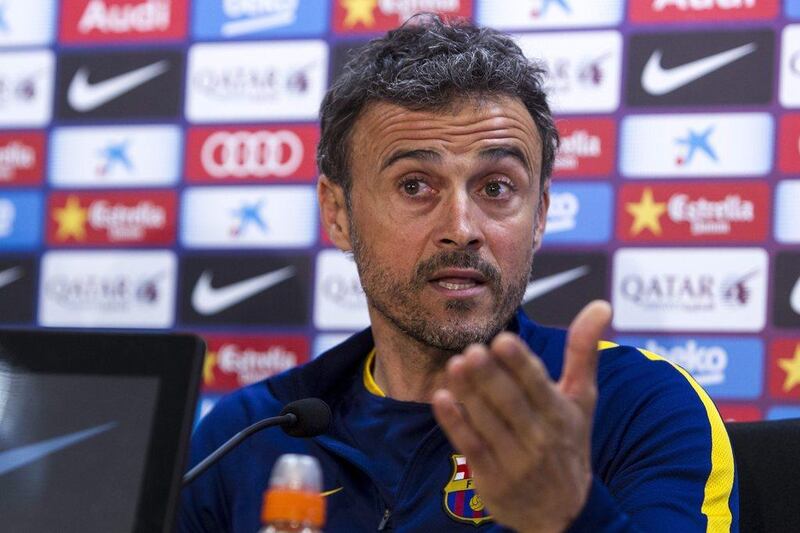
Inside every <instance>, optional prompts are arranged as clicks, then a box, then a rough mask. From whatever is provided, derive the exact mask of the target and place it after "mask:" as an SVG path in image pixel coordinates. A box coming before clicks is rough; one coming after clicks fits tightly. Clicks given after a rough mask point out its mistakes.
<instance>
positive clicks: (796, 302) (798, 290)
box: [789, 278, 800, 315]
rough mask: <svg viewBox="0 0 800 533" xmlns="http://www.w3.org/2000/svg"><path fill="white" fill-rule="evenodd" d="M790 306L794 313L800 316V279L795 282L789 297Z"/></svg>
mask: <svg viewBox="0 0 800 533" xmlns="http://www.w3.org/2000/svg"><path fill="white" fill-rule="evenodd" d="M789 305H790V306H792V311H794V312H795V313H797V314H798V315H800V278H797V281H795V282H794V287H793V288H792V293H791V294H790V295H789Z"/></svg>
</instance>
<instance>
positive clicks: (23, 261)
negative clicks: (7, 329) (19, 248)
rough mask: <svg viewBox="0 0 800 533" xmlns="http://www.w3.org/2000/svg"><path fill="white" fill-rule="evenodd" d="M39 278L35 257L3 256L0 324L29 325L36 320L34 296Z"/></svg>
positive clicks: (1, 264) (0, 262)
mask: <svg viewBox="0 0 800 533" xmlns="http://www.w3.org/2000/svg"><path fill="white" fill-rule="evenodd" d="M38 278H39V272H38V262H37V260H36V258H35V257H33V256H27V255H24V256H9V255H6V254H4V255H3V257H2V259H0V323H3V324H29V323H30V322H32V321H33V320H34V318H35V315H34V309H33V304H34V300H35V298H34V296H33V295H34V294H36V286H37V283H38Z"/></svg>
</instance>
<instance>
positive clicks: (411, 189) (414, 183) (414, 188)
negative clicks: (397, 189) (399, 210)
mask: <svg viewBox="0 0 800 533" xmlns="http://www.w3.org/2000/svg"><path fill="white" fill-rule="evenodd" d="M421 190H422V182H421V181H420V180H407V181H405V182H404V183H403V192H405V193H406V194H407V195H409V196H415V195H417V194H419V192H420V191H421Z"/></svg>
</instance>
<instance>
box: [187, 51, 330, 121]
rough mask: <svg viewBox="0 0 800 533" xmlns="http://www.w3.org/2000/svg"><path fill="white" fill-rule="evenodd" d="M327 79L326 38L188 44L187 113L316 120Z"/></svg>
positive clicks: (202, 117)
mask: <svg viewBox="0 0 800 533" xmlns="http://www.w3.org/2000/svg"><path fill="white" fill-rule="evenodd" d="M327 82H328V45H327V44H325V42H324V41H319V40H308V41H272V42H253V43H215V44H196V45H194V46H192V48H191V49H190V50H189V68H188V73H187V81H186V83H187V85H188V86H187V95H186V117H187V118H188V119H189V120H190V121H192V122H222V121H231V122H252V121H258V120H266V121H275V120H316V119H317V114H318V111H319V104H320V102H321V101H322V97H323V95H324V93H325V90H326V88H327Z"/></svg>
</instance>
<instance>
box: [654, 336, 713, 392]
mask: <svg viewBox="0 0 800 533" xmlns="http://www.w3.org/2000/svg"><path fill="white" fill-rule="evenodd" d="M645 349H646V350H648V351H651V352H653V353H657V354H659V355H662V356H664V357H665V358H667V359H669V360H670V361H672V362H673V363H675V364H677V365H680V366H681V367H683V368H684V369H686V370H687V371H688V372H689V373H690V374H691V375H692V377H693V378H694V379H695V380H697V382H698V383H699V384H700V385H703V386H708V385H719V384H721V383H723V382H724V381H725V370H726V369H727V368H728V352H727V351H726V350H725V348H723V347H722V346H719V345H713V344H712V345H709V346H702V345H700V344H698V343H697V341H696V340H694V339H689V340H687V341H686V342H685V343H684V344H676V345H674V346H672V347H671V348H667V347H666V346H665V345H662V344H659V343H658V342H657V341H656V340H655V339H650V340H648V342H647V344H646V345H645Z"/></svg>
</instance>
